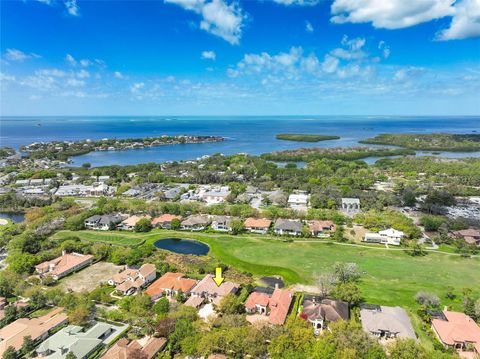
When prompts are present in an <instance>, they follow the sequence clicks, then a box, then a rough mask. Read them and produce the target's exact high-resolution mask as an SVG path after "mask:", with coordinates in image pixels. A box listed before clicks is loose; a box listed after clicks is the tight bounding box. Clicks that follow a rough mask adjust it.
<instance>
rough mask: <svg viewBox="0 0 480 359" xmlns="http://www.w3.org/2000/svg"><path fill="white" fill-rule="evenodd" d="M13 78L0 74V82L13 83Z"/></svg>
mask: <svg viewBox="0 0 480 359" xmlns="http://www.w3.org/2000/svg"><path fill="white" fill-rule="evenodd" d="M15 79H16V78H15V76H13V75H7V74H4V73H3V72H0V81H5V82H6V81H15Z"/></svg>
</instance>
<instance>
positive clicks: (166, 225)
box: [152, 213, 182, 229]
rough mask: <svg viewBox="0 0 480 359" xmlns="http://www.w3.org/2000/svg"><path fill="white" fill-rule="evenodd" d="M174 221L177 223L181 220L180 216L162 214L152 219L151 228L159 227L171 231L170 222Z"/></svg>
mask: <svg viewBox="0 0 480 359" xmlns="http://www.w3.org/2000/svg"><path fill="white" fill-rule="evenodd" d="M174 219H178V220H179V221H180V220H182V217H181V216H175V215H173V214H167V213H166V214H162V215H161V216H160V217H155V218H154V219H152V226H154V227H160V228H163V229H171V228H172V221H173V220H174Z"/></svg>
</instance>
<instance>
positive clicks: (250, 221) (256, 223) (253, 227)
mask: <svg viewBox="0 0 480 359" xmlns="http://www.w3.org/2000/svg"><path fill="white" fill-rule="evenodd" d="M244 225H245V229H246V230H247V231H248V232H250V233H258V234H266V233H267V232H268V229H269V228H270V226H271V225H272V221H271V220H269V219H265V218H261V219H256V218H252V217H250V218H247V219H246V220H245V223H244Z"/></svg>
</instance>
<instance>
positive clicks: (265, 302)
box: [245, 288, 293, 325]
mask: <svg viewBox="0 0 480 359" xmlns="http://www.w3.org/2000/svg"><path fill="white" fill-rule="evenodd" d="M292 299H293V293H292V292H290V291H288V290H285V289H279V288H275V290H274V291H273V293H271V294H269V292H268V290H263V291H258V290H256V291H254V292H252V293H251V294H250V295H249V296H248V298H247V301H246V302H245V309H246V311H247V313H250V314H253V313H259V314H262V315H266V316H268V321H269V322H270V323H271V324H277V325H282V324H284V323H285V320H286V319H287V314H288V311H289V310H290V305H291V303H292Z"/></svg>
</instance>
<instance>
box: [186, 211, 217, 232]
mask: <svg viewBox="0 0 480 359" xmlns="http://www.w3.org/2000/svg"><path fill="white" fill-rule="evenodd" d="M210 223H211V220H210V217H209V216H208V215H206V214H197V215H191V216H188V217H187V218H186V219H185V220H184V221H182V223H181V226H180V228H181V229H183V230H186V231H203V230H204V229H206V228H207V227H208V226H209V225H210Z"/></svg>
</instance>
